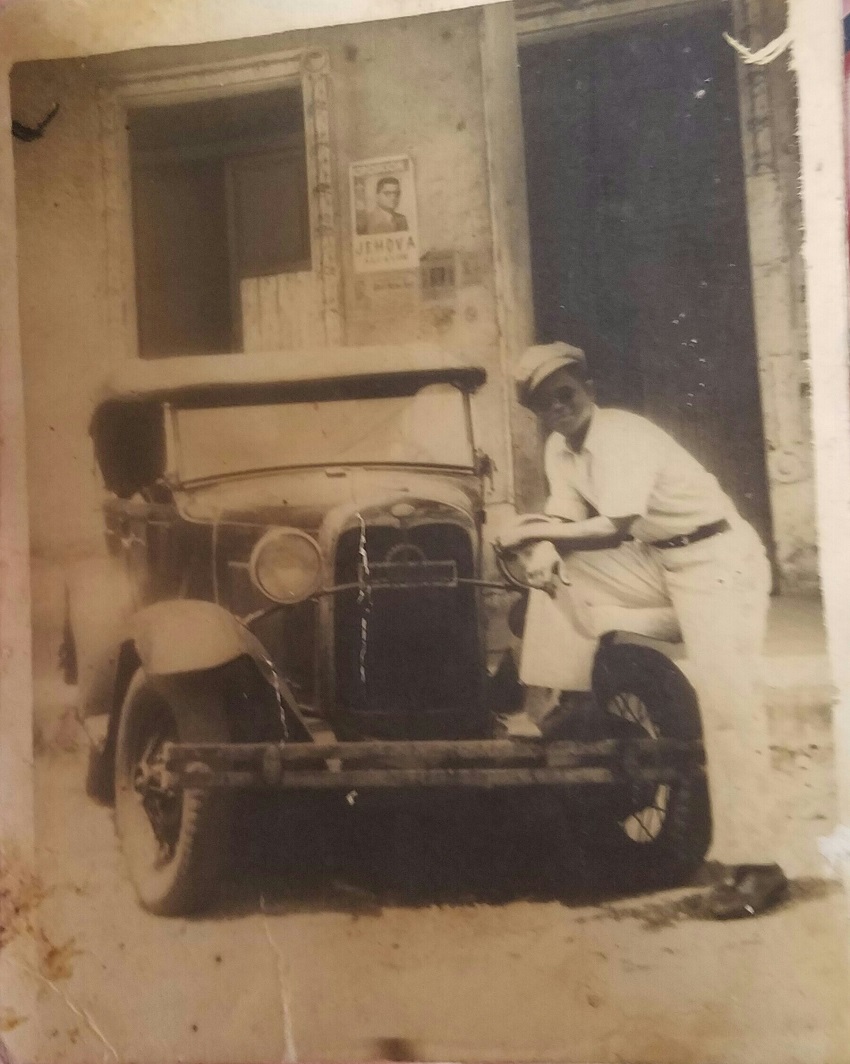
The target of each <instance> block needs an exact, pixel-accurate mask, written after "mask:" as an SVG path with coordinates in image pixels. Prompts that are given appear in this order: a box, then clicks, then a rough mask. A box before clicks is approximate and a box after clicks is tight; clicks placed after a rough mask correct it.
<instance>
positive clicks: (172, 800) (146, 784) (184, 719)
mask: <svg viewBox="0 0 850 1064" xmlns="http://www.w3.org/2000/svg"><path fill="white" fill-rule="evenodd" d="M229 739H230V735H229V728H228V723H227V716H226V713H225V708H224V705H223V700H222V699H221V697H220V696H217V695H216V692H215V690H214V689H211V685H210V684H209V683H203V682H202V680H201V679H200V678H199V677H198V675H197V674H195V675H194V676H191V677H180V678H170V680H166V681H162V682H157V683H156V684H154V682H153V681H152V680H151V679H149V678H148V677H147V676H146V675H145V673H144V671H143V670H141V669H140V670H138V671H137V673H136V674H135V676H134V677H133V680H132V681H131V683H130V686H129V688H128V690H127V694H126V696H125V698H124V702H123V705H122V707H121V717H120V722H119V726H118V736H117V741H116V751H115V822H116V827H117V831H118V837H119V839H120V842H121V848H122V850H123V852H124V857H125V860H126V862H127V866H128V869H129V873H130V878H131V880H132V882H133V885H134V887H135V889H136V892H137V894H138V896H139V900H140V901H141V903H142V905H143V906H144V907H145V908H146V909H148V910H150V911H151V912H153V913H157V914H159V915H163V916H179V915H186V914H188V913H192V912H196V911H198V910H199V909H202V908H204V907H205V906H206V905H208V904H209V902H210V900H211V899H212V896H213V895H214V893H215V892H216V890H217V888H218V886H219V884H220V882H221V879H222V877H223V875H224V872H225V869H226V865H227V862H228V858H229V854H230V843H231V820H232V800H231V797H230V795H229V794H227V793H226V792H223V791H215V790H199V789H189V788H181V787H179V786H175V785H173V784H172V783H171V782H170V781H169V778H168V776H167V774H166V773H165V771H164V763H163V748H164V745H165V744H166V743H168V742H227V741H228V740H229Z"/></svg>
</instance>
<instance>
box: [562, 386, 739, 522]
mask: <svg viewBox="0 0 850 1064" xmlns="http://www.w3.org/2000/svg"><path fill="white" fill-rule="evenodd" d="M544 468H545V471H546V479H547V481H548V483H549V499H548V501H547V504H546V512H547V513H550V514H557V515H558V516H560V517H566V518H569V519H571V520H581V519H583V518H585V517H589V516H591V515H592V513H593V511H594V510H595V511H596V513H598V514H600V515H601V516H603V517H610V518H611V519H617V518H623V517H631V516H633V515H634V516H636V517H637V520H636V521H634V522H633V524H632V525H631V527H630V529H629V531H630V533H631V535H632V536H634V538H635V539H637V540H642V541H643V542H646V543H649V542H652V541H653V540H659V539H669V538H670V537H671V536H676V535H681V534H687V533H690V532H693V531H695V530H696V529H697V528H700V527H701V526H702V525H709V524H712V523H713V522H715V521H719V520H720V519H721V518H724V517H725V518H727V519H729V520H731V519H732V518H734V517H735V515H736V512H735V507H734V506H733V504H732V502H731V500H730V499H729V497H728V496H727V495H726V494H725V493H724V492H723V491H722V490H721V488H720V485H719V484H718V482H717V479H716V478H715V477H713V476H712V475H711V474H710V473H708V472H707V471H706V470H705V469H703V467H702V466H701V465H700V464H699V462H698V461H697V460H696V459H695V458H694V457H693V456H692V455H690V454H688V452H687V451H686V450H685V449H684V447H681V446H680V445H679V444H678V443H676V441H675V440H674V439H672V438H671V437H670V436H668V435H667V433H666V432H663V431H662V430H661V429H659V428H658V427H657V426H656V425H653V424H652V422H651V421H647V420H646V418H643V417H639V416H638V415H637V414H631V413H629V412H628V411H626V410H611V409H600V408H599V407H594V411H593V415H592V418H591V422H590V427H589V428H588V431H587V436H586V437H585V440H584V444H583V445H582V447H581V450H580V451H578V453H575V452H573V451H572V449H571V448H570V446H569V444H568V443H567V441H566V439H565V438H564V437H563V436H562V435H561V433H559V432H553V433H552V435H551V436H549V438H548V439H547V440H546V445H545V449H544Z"/></svg>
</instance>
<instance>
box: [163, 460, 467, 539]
mask: <svg viewBox="0 0 850 1064" xmlns="http://www.w3.org/2000/svg"><path fill="white" fill-rule="evenodd" d="M405 501H407V502H410V503H415V504H416V505H417V509H420V508H421V509H424V511H425V512H426V513H424V514H423V516H426V514H427V511H429V510H430V509H432V508H436V509H437V510H439V511H442V512H445V511H446V510H447V509H448V510H451V511H455V512H456V513H458V516H460V513H462V514H464V515H465V516H466V517H467V518H468V517H471V516H472V514H473V513H474V512H475V511H477V510H478V509H479V508H480V505H481V490H480V482H479V480H478V478H477V477H476V476H475V475H474V474H473V473H471V472H463V471H458V472H454V471H446V470H430V469H429V470H427V471H419V470H416V469H411V468H409V467H405V468H384V467H381V468H347V467H339V466H336V467H327V468H320V469H316V468H310V469H296V470H285V471H276V472H274V473H263V474H261V475H260V474H258V475H252V476H245V477H239V478H238V479H232V480H222V481H217V482H216V483H214V484H204V485H198V486H196V487H190V488H186V489H183V490H181V491H180V492H179V493H178V496H177V504H178V507H179V509H180V511H181V513H182V515H183V516H184V517H185V518H186V519H187V520H190V521H196V522H201V523H225V524H228V523H234V524H243V523H244V524H254V525H288V526H291V527H295V528H301V529H304V530H305V531H310V532H313V533H315V534H318V533H320V532H321V531H322V530H325V529H326V530H327V531H331V528H329V527H328V526H329V525H330V526H334V528H333V530H334V531H335V530H338V528H340V527H341V526H342V524H345V523H346V519H347V516H348V515H356V514H360V516H362V517H363V518H364V520H365V519H368V517H370V516H371V517H372V518H374V517H376V516H378V514H379V513H383V512H385V511H388V508H389V507H390V506H392V505H394V504H395V503H400V502H405Z"/></svg>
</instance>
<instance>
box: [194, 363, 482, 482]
mask: <svg viewBox="0 0 850 1064" xmlns="http://www.w3.org/2000/svg"><path fill="white" fill-rule="evenodd" d="M465 404H466V398H465V396H464V395H463V394H462V393H461V392H460V391H459V390H458V389H457V388H455V387H454V386H453V385H451V384H436V385H430V386H428V387H426V388H422V389H421V390H420V391H419V392H417V393H416V395H412V396H411V395H407V396H392V397H388V398H375V399H371V398H370V399H338V400H331V401H323V402H317V403H277V404H272V405H263V406H239V407H223V408H213V409H204V410H177V411H175V412H174V437H175V439H174V442H175V447H176V451H177V455H176V466H177V468H176V472H177V475H178V477H179V479H180V481H181V482H184V483H185V482H187V481H192V480H201V479H204V478H208V477H218V476H229V475H233V474H237V473H246V472H249V471H251V470H257V469H280V468H291V467H297V466H313V465H320V466H328V465H334V466H335V465H378V464H383V465H387V464H391V465H440V466H455V467H462V468H471V467H472V465H473V450H472V441H471V439H470V434H469V430H468V425H467V416H466V411H465Z"/></svg>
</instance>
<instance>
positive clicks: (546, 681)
mask: <svg viewBox="0 0 850 1064" xmlns="http://www.w3.org/2000/svg"><path fill="white" fill-rule="evenodd" d="M516 383H517V392H518V397H519V400H520V402H521V403H523V405H525V406H527V407H529V408H530V409H532V410H533V411H534V412H535V413H536V414H537V416H538V417H539V419H540V421H541V424H542V427H543V430H544V434H545V436H546V443H545V470H546V476H547V479H548V482H549V492H550V497H549V501H548V503H547V507H546V510H547V512H546V514H541V515H538V516H536V517H531V518H528V517H526V518H525V519H523V520H522V521H520V522H519V523H517V525H516V526H515V527H514V528H512V529H511V530H509V531H508V532H507V533H505V534H503V535H502V537H501V539H500V543H501V545H502V546H503V547H505V548H509V549H517V550H519V549H522V550H523V557H524V559H525V564H526V571H527V575H528V578H529V582H530V583H532V584H533V585H534V586H536V587H540V588H543V587H547V586H550V585H551V583H552V576H553V571H555V570H556V569H560V571H561V573H562V575H563V576H564V577H565V579H568V580H569V582H570V584H571V585H572V586H571V587H570V589H569V592H567V591H566V590H563V591H561V592H559V595H560V596H562V598H563V599H564V605H565V606H566V600H567V597H569V599H570V600H571V602H572V603H573V604H574V603H575V602H576V601H579V602H580V603H581V604H582V605H584V606H587V607H593V606H595V605H602V606H606V605H607V606H616V605H619V606H620V607H622V608H629V609H633V610H635V611H636V615H637V614H642V615H648V616H650V617H651V616H653V614H654V613H655V612H657V611H659V610H663V608H664V607H670V606H672V608H673V610H674V611H675V615H676V619H677V621H678V625H679V627H680V629H681V633H682V637H683V639H684V642H685V649H686V652H687V656H688V661H689V665H690V672H691V674H692V676H693V678H694V681H695V686H696V689H697V694H698V697H699V701H700V709H701V714H702V720H703V733H704V741H705V748H706V760H707V771H708V778H709V791H710V795H711V803H712V821H713V845H712V851H713V856H714V858H715V859H716V860H718V861H720V862H721V863H722V864H724V865H725V866H726V867H727V869H728V874H727V876H726V878H725V879H724V880H723V882H722V883H720V884H719V885H718V886H716V887H715V888H714V889H713V891H712V894H711V896H710V899H709V904H710V909H711V912H712V913H713V914H714V915H715V916H717V917H718V918H729V917H738V916H747V915H755V914H757V913H759V912H763V911H764V910H765V909H767V908H769V907H770V906H772V905H773V904H775V902H776V901H778V900H779V899H780V898H781V897H782V895H783V894H784V892H785V890H786V888H787V879H786V877H785V874H784V873H783V871H782V869H781V868H780V867H779V866H778V865H777V864H775V863H774V860H773V854H772V853H771V848H772V846H773V845H774V838H773V832H772V830H771V801H770V789H771V788H770V783H771V768H770V751H769V742H768V731H767V721H766V716H765V713H764V710H763V707H762V704H761V699H760V697H759V695H758V668H759V663H760V654H761V647H762V641H763V638H764V628H765V622H766V617H767V605H768V593H769V587H770V570H769V566H768V562H767V558H766V556H765V552H764V548H763V546H762V544H761V542H760V541H759V539H758V536H757V535H756V533H755V532H754V531H753V529H752V528H751V527H750V526H749V525H748V524H747V523H746V522H745V521H744V520H743V519H742V518H741V517H740V516H739V515H738V513H737V511H736V510H735V507H734V505H733V504H732V502H731V500H730V499H729V498H728V496H726V495H725V494H724V492H723V491H722V490H721V488H720V485H719V484H718V482H717V480H716V479H715V478H714V477H713V476H712V475H711V474H709V473H708V472H707V471H706V470H705V469H704V468H703V467H702V466H701V465H700V464H699V462H697V461H696V459H694V458H693V457H692V456H691V455H690V454H688V452H687V451H685V450H684V449H683V448H682V447H681V446H679V444H678V443H676V441H675V440H673V439H671V437H670V436H668V435H667V434H666V433H664V432H663V431H662V430H661V429H659V428H658V427H657V426H655V425H654V424H652V423H651V422H650V421H647V420H646V419H645V418H642V417H639V416H637V415H636V414H631V413H628V412H626V411H623V410H613V409H600V408H599V407H597V405H596V403H595V399H594V387H593V382H592V380H590V378H589V376H588V373H587V366H586V362H585V358H584V353H583V352H582V351H580V350H579V349H578V348H574V347H571V346H569V345H568V344H565V343H555V344H548V345H540V346H536V347H532V348H529V350H528V351H526V352H525V354H524V355H523V356H522V358H521V359H520V360H519V363H518V365H517V371H516ZM564 518H566V519H567V521H565V520H564ZM589 546H591V547H592V546H598V547H599V548H602V549H600V550H598V551H595V550H592V549H590V550H589V549H587V548H588V547H589ZM606 548H607V549H606ZM562 555H564V557H562ZM545 609H551V599H550V598H549V596H548V595H547V594H546V593H545V592H542V591H541V592H532V594H531V597H530V601H529V609H528V617H527V621H526V628H525V633H524V638H523V653H522V663H521V668H520V677H521V679H522V681H523V682H524V683H525V684H527V685H534V686H543V687H559V688H564V687H565V686H566V685H565V683H564V682H563V679H561V678H559V676H558V675H557V673H558V662H559V660H560V661H563V662H564V663H567V664H568V663H569V661H570V657H571V654H573V653H574V652H575V651H576V650H577V649H578V647H579V646H580V644H581V643H582V641H584V643H586V642H587V637H586V633H583V632H579V631H578V629H577V627H576V626H575V625H574V624H573V623H572V622H571V620H570V618H571V617H572V616H574V614H573V613H572V611H571V610H570V609H566V608H565V609H564V610H563V611H561V612H562V623H560V624H559V625H558V626H557V629H556V630H557V632H558V635H557V641H558V645H557V646H552V645H551V644H552V635H551V633H552V631H553V627H552V625H551V624H550V623H548V622H547V621H545V620H542V621H541V611H543V610H545ZM599 634H601V633H599ZM573 643H574V645H572V644H573Z"/></svg>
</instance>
